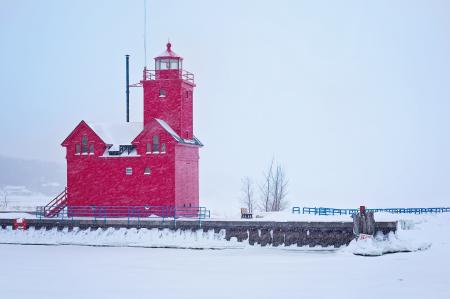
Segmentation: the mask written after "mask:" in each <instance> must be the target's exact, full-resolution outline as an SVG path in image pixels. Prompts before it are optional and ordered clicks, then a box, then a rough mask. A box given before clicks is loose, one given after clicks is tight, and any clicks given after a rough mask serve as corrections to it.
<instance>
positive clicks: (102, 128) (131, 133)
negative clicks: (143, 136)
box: [88, 122, 144, 146]
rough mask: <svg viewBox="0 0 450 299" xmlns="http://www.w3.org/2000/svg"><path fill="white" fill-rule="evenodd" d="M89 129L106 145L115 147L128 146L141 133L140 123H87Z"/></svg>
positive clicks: (141, 126)
mask: <svg viewBox="0 0 450 299" xmlns="http://www.w3.org/2000/svg"><path fill="white" fill-rule="evenodd" d="M88 125H89V127H91V128H92V130H94V132H95V133H96V134H97V135H98V136H99V137H100V138H101V139H102V140H103V141H104V142H105V143H106V144H112V145H115V146H118V145H129V144H131V142H132V141H133V140H134V138H136V136H137V135H138V134H139V133H140V132H142V129H143V128H144V126H143V124H142V122H129V123H88Z"/></svg>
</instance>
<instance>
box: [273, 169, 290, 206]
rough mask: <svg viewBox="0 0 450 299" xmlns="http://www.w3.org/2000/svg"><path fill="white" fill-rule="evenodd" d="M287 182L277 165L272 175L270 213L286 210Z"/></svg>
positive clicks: (282, 171)
mask: <svg viewBox="0 0 450 299" xmlns="http://www.w3.org/2000/svg"><path fill="white" fill-rule="evenodd" d="M287 186H288V181H287V178H286V174H285V172H284V169H283V167H282V166H281V165H280V164H278V163H277V166H276V168H275V172H274V174H273V175H272V194H271V195H272V208H271V211H277V212H278V211H281V210H284V209H285V208H286V204H287V202H286V195H287Z"/></svg>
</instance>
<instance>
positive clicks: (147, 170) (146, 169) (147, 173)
mask: <svg viewBox="0 0 450 299" xmlns="http://www.w3.org/2000/svg"><path fill="white" fill-rule="evenodd" d="M150 173H152V171H151V170H150V167H148V166H147V167H145V169H144V174H145V175H149V174H150Z"/></svg>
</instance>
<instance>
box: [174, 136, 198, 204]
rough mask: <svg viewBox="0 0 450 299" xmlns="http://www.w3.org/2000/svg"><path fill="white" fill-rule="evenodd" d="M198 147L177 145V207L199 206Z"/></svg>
mask: <svg viewBox="0 0 450 299" xmlns="http://www.w3.org/2000/svg"><path fill="white" fill-rule="evenodd" d="M198 160H199V154H198V147H196V146H190V145H177V146H176V147H175V201H176V206H177V207H183V206H186V207H189V206H192V207H198V206H199V188H198V182H199V181H198Z"/></svg>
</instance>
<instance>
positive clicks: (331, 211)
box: [292, 207, 450, 215]
mask: <svg viewBox="0 0 450 299" xmlns="http://www.w3.org/2000/svg"><path fill="white" fill-rule="evenodd" d="M358 211H359V209H335V208H324V207H319V208H317V207H314V208H310V207H303V208H300V207H293V208H292V213H293V214H313V215H352V214H356V213H358ZM366 211H368V212H374V213H377V212H385V213H392V214H436V213H447V212H450V207H437V208H376V209H366Z"/></svg>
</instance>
